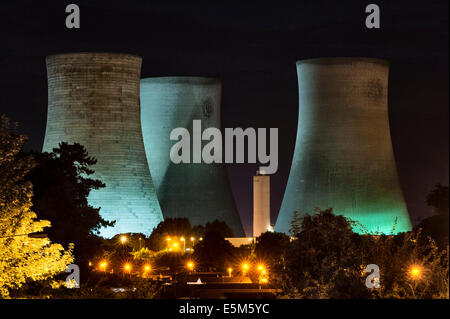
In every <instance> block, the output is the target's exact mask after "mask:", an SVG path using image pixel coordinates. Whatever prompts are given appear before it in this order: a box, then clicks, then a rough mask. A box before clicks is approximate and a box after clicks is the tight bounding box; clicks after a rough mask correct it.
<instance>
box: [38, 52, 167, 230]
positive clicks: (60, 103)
mask: <svg viewBox="0 0 450 319" xmlns="http://www.w3.org/2000/svg"><path fill="white" fill-rule="evenodd" d="M141 62H142V59H141V58H140V57H137V56H133V55H127V54H110V53H73V54H59V55H53V56H49V57H47V73H48V115H47V129H46V133H45V141H44V147H43V151H46V152H51V151H52V149H53V148H55V147H57V146H58V143H60V142H61V141H65V142H69V143H74V142H77V143H80V144H82V145H84V146H85V147H86V149H87V151H88V153H89V156H92V157H94V158H96V159H97V160H98V162H97V164H96V165H95V166H94V170H95V175H94V178H98V179H100V180H101V181H102V182H104V183H105V184H106V188H103V189H100V190H93V191H92V192H91V194H90V195H89V198H88V201H89V204H90V205H92V206H94V207H101V210H100V213H101V216H102V217H103V218H104V219H106V220H115V221H116V224H115V227H114V228H111V227H108V228H106V229H104V230H102V231H101V235H102V236H105V237H112V236H114V235H115V234H118V233H126V232H134V233H138V232H139V233H144V234H149V233H151V231H152V229H153V228H154V227H156V226H157V224H158V223H159V222H161V221H162V220H163V217H162V213H161V208H160V206H159V203H158V200H157V196H156V191H155V189H154V186H153V182H152V179H151V176H150V173H149V169H148V164H147V160H146V157H145V150H144V144H143V141H142V131H141V125H140V106H139V78H140V70H141Z"/></svg>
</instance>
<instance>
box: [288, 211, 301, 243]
mask: <svg viewBox="0 0 450 319" xmlns="http://www.w3.org/2000/svg"><path fill="white" fill-rule="evenodd" d="M301 223H302V219H301V217H300V215H299V213H298V212H297V211H296V210H294V214H293V217H292V220H291V221H290V224H291V229H290V230H289V233H290V235H291V236H292V237H296V236H297V235H298V234H300V231H301Z"/></svg>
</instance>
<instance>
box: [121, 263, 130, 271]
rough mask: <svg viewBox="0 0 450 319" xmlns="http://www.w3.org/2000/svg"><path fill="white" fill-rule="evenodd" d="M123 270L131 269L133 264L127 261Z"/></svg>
mask: <svg viewBox="0 0 450 319" xmlns="http://www.w3.org/2000/svg"><path fill="white" fill-rule="evenodd" d="M123 270H125V271H126V272H129V271H131V264H129V263H126V264H125V265H123Z"/></svg>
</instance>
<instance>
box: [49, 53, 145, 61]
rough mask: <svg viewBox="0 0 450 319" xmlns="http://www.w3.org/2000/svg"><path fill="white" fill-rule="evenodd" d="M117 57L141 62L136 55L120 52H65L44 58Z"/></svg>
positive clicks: (140, 58)
mask: <svg viewBox="0 0 450 319" xmlns="http://www.w3.org/2000/svg"><path fill="white" fill-rule="evenodd" d="M88 56H91V57H96V56H99V57H107V56H110V57H117V58H130V59H136V60H141V61H142V57H140V56H139V55H136V54H132V53H120V52H65V53H55V54H50V55H47V56H46V57H45V59H46V60H47V61H48V60H53V59H55V58H68V57H73V58H76V57H88Z"/></svg>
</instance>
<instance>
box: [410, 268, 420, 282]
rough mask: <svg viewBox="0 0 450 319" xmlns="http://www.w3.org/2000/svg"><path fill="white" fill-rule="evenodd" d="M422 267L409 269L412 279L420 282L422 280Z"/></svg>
mask: <svg viewBox="0 0 450 319" xmlns="http://www.w3.org/2000/svg"><path fill="white" fill-rule="evenodd" d="M422 272H423V270H422V267H421V266H418V265H412V266H411V267H410V269H409V275H410V276H411V278H412V279H415V280H418V279H421V278H422Z"/></svg>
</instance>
